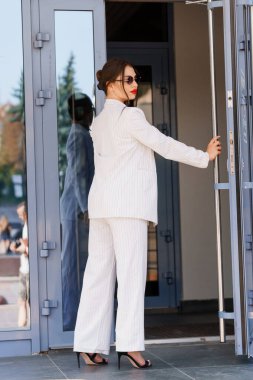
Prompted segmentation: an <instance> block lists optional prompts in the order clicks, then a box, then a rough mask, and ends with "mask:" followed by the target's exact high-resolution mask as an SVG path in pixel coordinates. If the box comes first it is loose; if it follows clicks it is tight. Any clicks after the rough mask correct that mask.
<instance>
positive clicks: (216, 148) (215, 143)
mask: <svg viewBox="0 0 253 380" xmlns="http://www.w3.org/2000/svg"><path fill="white" fill-rule="evenodd" d="M219 140H220V136H215V137H213V138H212V140H211V141H210V142H209V144H208V145H207V149H206V151H207V153H208V154H209V159H210V161H213V160H215V158H216V157H217V156H219V155H220V154H221V143H220V141H219Z"/></svg>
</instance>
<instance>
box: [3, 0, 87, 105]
mask: <svg viewBox="0 0 253 380" xmlns="http://www.w3.org/2000/svg"><path fill="white" fill-rule="evenodd" d="M55 17H56V30H55V34H56V35H55V38H56V49H57V63H56V73H57V77H58V76H59V75H62V74H63V70H64V68H65V67H66V65H67V62H68V60H69V57H70V54H71V52H72V53H73V54H74V56H75V70H76V82H77V85H78V87H79V89H80V90H81V91H82V92H85V93H86V94H87V95H89V96H90V97H91V99H93V98H94V97H93V92H94V88H93V86H94V59H93V56H94V54H93V51H94V48H93V20H92V12H91V11H87V12H86V11H57V12H56V14H55ZM0 46H1V50H0V105H1V104H5V103H7V102H11V103H16V99H15V97H13V91H14V89H16V88H18V87H19V80H20V76H21V72H22V69H23V52H22V24H21V1H20V0H10V1H1V3H0Z"/></svg>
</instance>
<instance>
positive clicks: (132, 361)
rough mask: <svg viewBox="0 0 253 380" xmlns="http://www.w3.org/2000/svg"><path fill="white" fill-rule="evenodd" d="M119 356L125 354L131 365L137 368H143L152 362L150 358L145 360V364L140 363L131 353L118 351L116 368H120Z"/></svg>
mask: <svg viewBox="0 0 253 380" xmlns="http://www.w3.org/2000/svg"><path fill="white" fill-rule="evenodd" d="M121 356H127V357H128V359H129V361H130V363H131V364H132V366H133V367H135V368H138V369H144V368H149V367H151V366H152V363H151V361H150V360H145V364H140V363H139V362H137V360H135V359H134V358H133V357H132V356H131V355H129V354H128V353H127V352H118V368H119V369H120V359H121Z"/></svg>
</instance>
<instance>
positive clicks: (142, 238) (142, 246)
mask: <svg viewBox="0 0 253 380" xmlns="http://www.w3.org/2000/svg"><path fill="white" fill-rule="evenodd" d="M146 273H147V221H145V220H141V219H132V218H107V219H91V220H90V232H89V256H88V261H87V265H86V269H85V273H84V279H83V289H82V294H81V300H80V304H79V309H78V314H77V321H76V328H75V334H74V351H80V352H97V353H103V354H106V355H108V354H109V350H110V337H111V327H112V321H113V306H114V291H115V280H116V275H117V281H118V290H117V298H118V310H117V321H116V350H117V351H128V352H129V351H144V349H145V348H144V294H145V286H146Z"/></svg>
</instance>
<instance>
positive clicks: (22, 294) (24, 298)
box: [10, 202, 30, 327]
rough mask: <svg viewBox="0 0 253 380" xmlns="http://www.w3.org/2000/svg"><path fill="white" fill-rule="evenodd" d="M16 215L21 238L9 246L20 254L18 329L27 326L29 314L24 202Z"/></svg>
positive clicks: (27, 255) (18, 207) (26, 229)
mask: <svg viewBox="0 0 253 380" xmlns="http://www.w3.org/2000/svg"><path fill="white" fill-rule="evenodd" d="M17 214H18V217H19V219H20V220H22V222H23V223H24V224H23V227H22V238H20V239H18V240H16V241H15V242H14V241H13V242H12V243H11V245H10V250H11V251H12V252H15V253H18V254H20V267H19V294H18V304H19V311H18V327H25V326H27V325H28V321H29V314H30V311H29V310H30V281H29V279H30V278H29V272H30V269H29V249H28V225H27V223H28V217H27V209H26V202H22V203H20V204H19V205H18V206H17Z"/></svg>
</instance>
